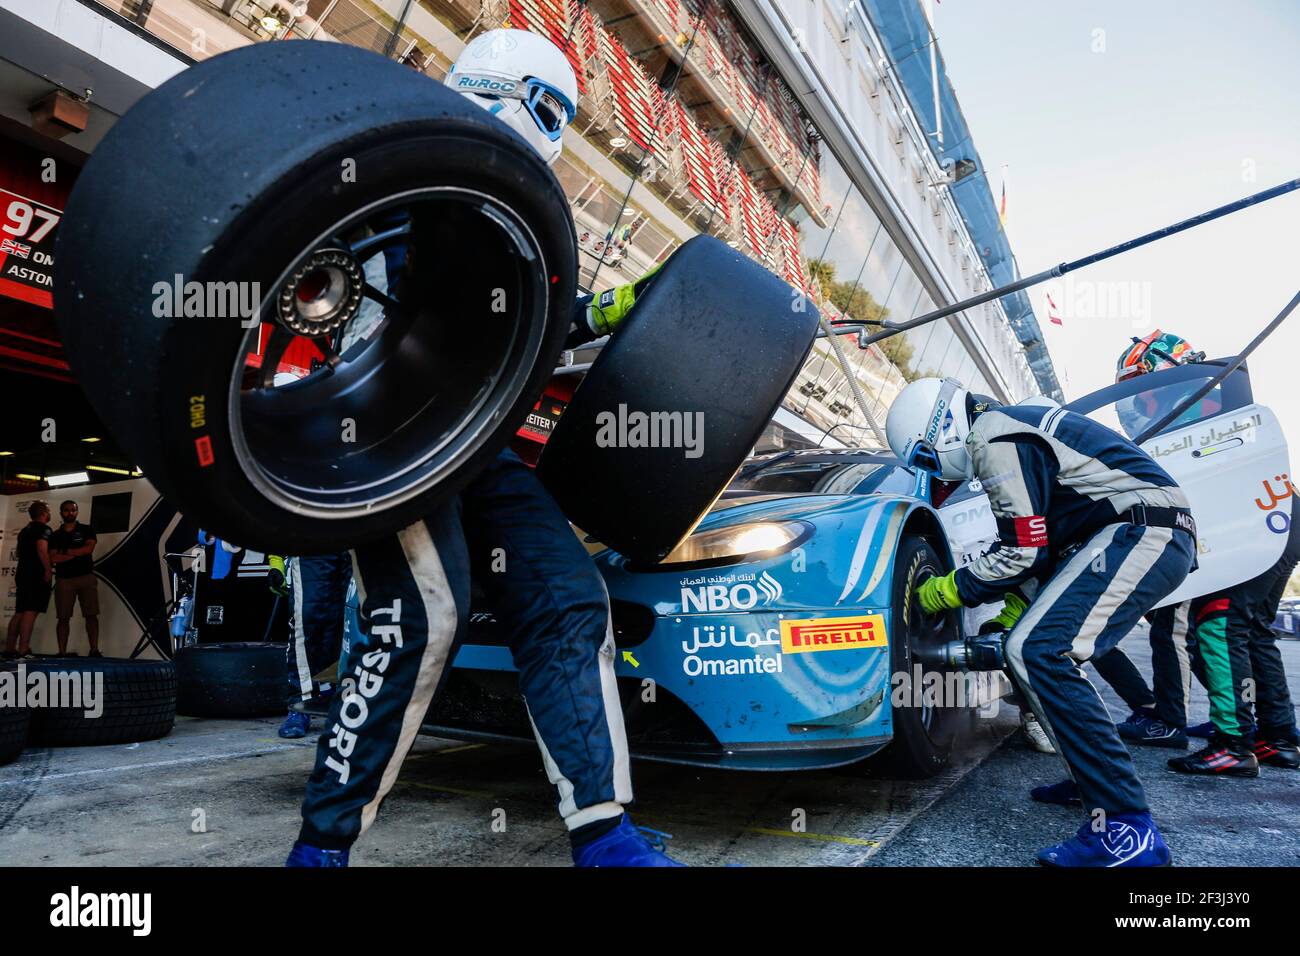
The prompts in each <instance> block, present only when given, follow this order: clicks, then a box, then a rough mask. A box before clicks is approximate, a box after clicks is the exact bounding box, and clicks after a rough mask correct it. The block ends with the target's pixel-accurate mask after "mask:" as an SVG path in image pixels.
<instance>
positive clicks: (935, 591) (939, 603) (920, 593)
mask: <svg viewBox="0 0 1300 956" xmlns="http://www.w3.org/2000/svg"><path fill="white" fill-rule="evenodd" d="M916 597H917V599H918V600H919V601H920V602H921V610H922V611H924V612H925V613H926V614H938V613H939V612H940V611H946V610H948V609H949V608H953V607H961V598H960V597H958V595H957V572H956V571H949V572H948V573H947V574H945V575H944V576H943V577H941V578H940V577H933V578H929V579H927V580H926V581H925V582H924V583H922V584H921V586H920V587H919V588H917V589H916Z"/></svg>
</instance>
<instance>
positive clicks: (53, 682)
mask: <svg viewBox="0 0 1300 956" xmlns="http://www.w3.org/2000/svg"><path fill="white" fill-rule="evenodd" d="M27 671H28V674H29V675H30V674H31V673H33V672H37V671H40V672H44V674H45V675H46V678H47V686H48V687H49V688H50V693H54V692H55V691H54V688H56V687H61V688H64V689H65V691H66V692H67V693H69V694H70V695H72V696H73V697H74V698H76V694H75V691H76V689H77V688H78V687H80V689H81V696H80V698H79V699H71V700H62V701H58V703H59V706H51V704H50V703H49V702H47V704H46V705H45V706H43V707H33V708H31V711H32V729H31V743H32V744H34V745H36V746H41V747H82V746H88V745H96V744H130V743H135V742H137V741H141V740H156V739H158V738H159V737H166V736H167V735H168V734H169V733H171V732H172V726H173V725H174V724H175V722H176V668H175V667H173V666H172V662H171V661H126V660H118V659H116V658H112V657H103V658H75V657H74V658H65V657H53V658H42V659H38V660H34V661H28V662H27ZM29 679H30V678H29ZM88 692H91V693H93V694H94V696H95V699H96V703H95V707H94V708H93V709H91V710H89V711H88V710H87V707H86V704H88V703H91V700H90V698H89V697H88V696H87V694H88Z"/></svg>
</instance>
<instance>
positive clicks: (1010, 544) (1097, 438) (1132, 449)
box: [886, 378, 1195, 866]
mask: <svg viewBox="0 0 1300 956" xmlns="http://www.w3.org/2000/svg"><path fill="white" fill-rule="evenodd" d="M886 436H887V438H888V440H889V445H890V448H892V449H893V451H894V453H895V454H896V455H898V457H899V458H901V459H902V460H903V461H905V462H907V463H908V464H909V465H913V466H917V467H921V468H924V469H926V470H927V471H930V472H931V473H933V474H936V475H938V477H940V478H942V479H944V480H947V481H960V480H969V479H970V478H972V477H975V478H978V479H979V480H980V482H981V483H982V484H983V486H984V490H985V492H986V493H987V494H988V496H989V503H990V505H991V507H992V509H993V515H994V517H995V518H996V520H997V524H998V532H999V539H1000V540H999V541H998V542H997V543H996V544H995V545H994V546H993V548H992V549H990V550H989V551H987V552H986V553H985V554H983V555H981V556H980V557H979V558H977V559H976V560H975V561H974V562H972V563H971V564H968V565H966V566H965V567H962V568H959V569H957V570H956V571H953V572H951V573H949V574H947V575H944V576H942V577H933V578H930V579H928V580H926V581H925V582H923V583H922V584H921V586H920V588H919V589H918V591H917V596H918V599H919V600H920V602H921V606H922V608H923V609H924V610H925V611H926V612H927V613H937V612H940V611H942V610H944V609H946V608H956V607H960V606H961V605H963V604H965V605H967V606H969V607H974V606H977V605H980V604H985V603H988V602H991V601H993V600H996V599H998V598H1002V597H1004V596H1005V595H1007V594H1008V592H1011V591H1012V590H1013V589H1014V588H1016V587H1017V586H1018V585H1020V584H1021V583H1022V582H1030V581H1033V580H1039V581H1041V582H1042V584H1041V586H1039V587H1038V588H1037V591H1036V593H1035V594H1034V596H1033V599H1032V600H1031V601H1030V602H1029V604H1028V606H1027V607H1025V608H1024V609H1023V613H1020V614H1019V617H1018V620H1016V622H1015V624H1014V626H1013V627H1012V629H1011V631H1010V632H1009V634H1008V636H1007V640H1006V645H1005V656H1006V660H1007V664H1008V668H1009V669H1010V671H1011V676H1012V680H1013V681H1014V683H1015V684H1016V687H1017V689H1018V690H1019V691H1020V693H1021V694H1023V695H1024V696H1025V697H1026V698H1027V699H1028V701H1029V703H1030V706H1031V707H1032V708H1033V711H1034V713H1035V714H1037V715H1038V717H1039V718H1040V719H1041V720H1042V723H1043V728H1044V729H1045V730H1046V731H1047V733H1048V735H1049V736H1050V737H1051V739H1052V743H1053V744H1054V745H1055V746H1056V750H1057V752H1058V753H1059V754H1060V755H1061V757H1062V759H1063V760H1064V761H1065V764H1066V767H1067V768H1068V770H1069V772H1070V775H1071V777H1072V778H1073V782H1074V784H1075V785H1077V788H1078V793H1079V795H1080V798H1081V800H1082V803H1083V806H1084V807H1085V808H1087V809H1088V810H1089V818H1088V821H1087V822H1086V823H1084V824H1083V826H1082V827H1080V828H1079V831H1078V833H1077V834H1076V835H1075V836H1074V837H1072V838H1070V839H1068V840H1066V841H1064V842H1062V843H1059V844H1057V845H1055V846H1051V847H1048V848H1047V849H1045V850H1042V851H1041V852H1040V853H1039V854H1038V861H1039V862H1040V863H1043V864H1045V865H1049V866H1160V865H1164V864H1167V863H1168V862H1169V849H1168V847H1167V846H1166V845H1165V842H1164V839H1163V838H1162V837H1161V835H1160V833H1159V831H1158V830H1157V829H1156V826H1155V824H1154V823H1153V822H1152V820H1151V814H1150V810H1149V808H1148V806H1147V801H1146V796H1145V794H1144V793H1143V790H1142V785H1141V783H1139V781H1138V778H1137V773H1136V772H1135V770H1134V768H1133V763H1132V761H1131V759H1130V758H1129V754H1128V751H1127V750H1125V749H1124V745H1123V743H1121V741H1120V738H1119V734H1118V733H1117V732H1116V730H1115V725H1114V724H1113V723H1112V722H1111V720H1110V717H1109V715H1108V714H1107V711H1106V706H1105V704H1104V703H1102V699H1101V697H1100V695H1098V693H1097V690H1096V688H1095V687H1093V686H1092V684H1091V683H1090V682H1089V681H1088V679H1087V677H1085V676H1084V674H1083V671H1082V670H1081V669H1080V666H1079V665H1080V664H1081V663H1082V662H1084V661H1086V660H1088V659H1089V658H1091V657H1093V656H1094V655H1100V654H1104V653H1105V652H1106V651H1108V650H1109V649H1110V648H1112V647H1114V645H1115V644H1116V643H1118V642H1119V640H1120V639H1121V638H1122V637H1124V635H1126V634H1127V633H1128V632H1129V631H1130V630H1131V629H1132V627H1133V625H1134V624H1136V623H1137V622H1138V620H1139V619H1140V618H1141V616H1142V615H1143V614H1144V613H1146V612H1147V611H1149V610H1150V609H1151V608H1152V606H1154V605H1155V604H1156V603H1158V602H1159V601H1160V599H1161V598H1163V597H1164V596H1165V595H1167V594H1168V593H1169V592H1170V591H1172V590H1173V589H1174V588H1176V587H1177V586H1178V585H1179V584H1180V583H1181V582H1182V580H1183V579H1184V578H1185V577H1186V576H1187V573H1188V571H1189V570H1190V569H1191V567H1192V563H1193V556H1194V554H1195V525H1194V524H1193V522H1192V516H1191V512H1190V511H1189V510H1188V507H1187V499H1186V497H1185V495H1184V494H1183V492H1182V490H1181V489H1179V487H1178V485H1177V484H1176V483H1175V482H1174V480H1173V479H1172V478H1170V477H1169V475H1168V474H1166V473H1165V471H1164V470H1163V469H1161V468H1160V466H1158V465H1157V464H1156V463H1155V462H1154V461H1152V460H1151V458H1150V457H1149V456H1147V454H1146V453H1145V452H1143V451H1142V450H1141V449H1140V448H1138V447H1137V446H1136V445H1134V444H1133V443H1132V442H1129V441H1127V440H1126V439H1124V438H1123V437H1122V436H1120V435H1118V434H1116V433H1115V432H1113V431H1111V430H1110V429H1108V428H1106V427H1105V426H1103V425H1100V424H1098V423H1096V422H1094V421H1092V420H1091V419H1089V418H1087V417H1085V416H1083V415H1080V414H1078V413H1076V412H1071V411H1067V410H1066V409H1064V408H1062V407H1061V406H1059V405H1057V404H1056V403H1054V402H1048V401H1046V400H1045V399H1043V398H1041V397H1040V398H1035V399H1033V400H1031V401H1030V402H1027V403H1023V404H1020V405H1009V406H1004V405H999V404H998V403H996V402H994V401H992V400H991V399H988V398H984V397H981V396H976V395H972V394H971V393H970V392H968V391H967V390H966V388H964V387H963V386H962V385H961V384H960V383H959V382H956V381H954V380H952V379H937V378H929V379H921V380H919V381H916V382H913V383H912V384H911V385H908V386H907V388H905V389H904V390H903V391H902V393H901V394H900V395H899V396H898V398H897V399H896V400H895V402H894V405H893V407H892V408H891V409H890V412H889V418H888V420H887V422H886ZM1069 786H1070V782H1069V781H1066V782H1065V783H1064V784H1058V785H1057V787H1058V788H1061V789H1064V788H1068V787H1069Z"/></svg>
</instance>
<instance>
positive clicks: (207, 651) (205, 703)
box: [176, 642, 289, 717]
mask: <svg viewBox="0 0 1300 956" xmlns="http://www.w3.org/2000/svg"><path fill="white" fill-rule="evenodd" d="M286 667H287V665H286V663H285V646H284V645H283V644H271V643H254V642H242V643H231V644H192V645H190V646H189V647H183V648H181V649H180V650H179V651H177V652H176V678H177V681H178V683H179V692H178V694H177V702H176V711H177V713H179V714H182V715H184V716H186V717H270V716H272V715H273V714H283V713H284V712H285V707H286V706H287V702H288V697H289V678H288V674H287V670H286Z"/></svg>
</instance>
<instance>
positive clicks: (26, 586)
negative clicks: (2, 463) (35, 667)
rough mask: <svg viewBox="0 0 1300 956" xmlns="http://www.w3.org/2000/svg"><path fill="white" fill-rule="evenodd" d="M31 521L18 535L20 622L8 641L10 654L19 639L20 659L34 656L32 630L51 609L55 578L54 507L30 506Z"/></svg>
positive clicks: (16, 606) (35, 503) (16, 587)
mask: <svg viewBox="0 0 1300 956" xmlns="http://www.w3.org/2000/svg"><path fill="white" fill-rule="evenodd" d="M27 517H28V518H30V519H31V520H30V521H29V522H28V523H27V527H25V528H23V530H22V531H19V532H18V547H17V548H16V549H15V550H16V551H17V555H18V567H17V568H16V569H15V571H14V590H15V591H16V592H17V601H16V602H15V604H14V617H15V618H16V619H17V620H18V628H17V632H16V634H15V630H14V628H13V626H12V624H11V626H10V628H9V633H8V635H7V636H6V639H5V651H6V653H8V652H10V651H13V645H12V644H11V643H10V642H11V641H12V640H13V638H14V637H15V636H16V637H17V638H18V650H17V656H19V657H31V656H32V628H34V627H35V626H36V615H38V614H44V613H45V612H46V611H47V610H48V609H49V606H50V579H51V578H52V577H53V576H54V565H53V564H51V563H50V535H51V534H52V532H51V530H50V506H49V505H47V504H46V503H45V502H44V501H33V502H32V503H31V504H30V505H28V506H27Z"/></svg>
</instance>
